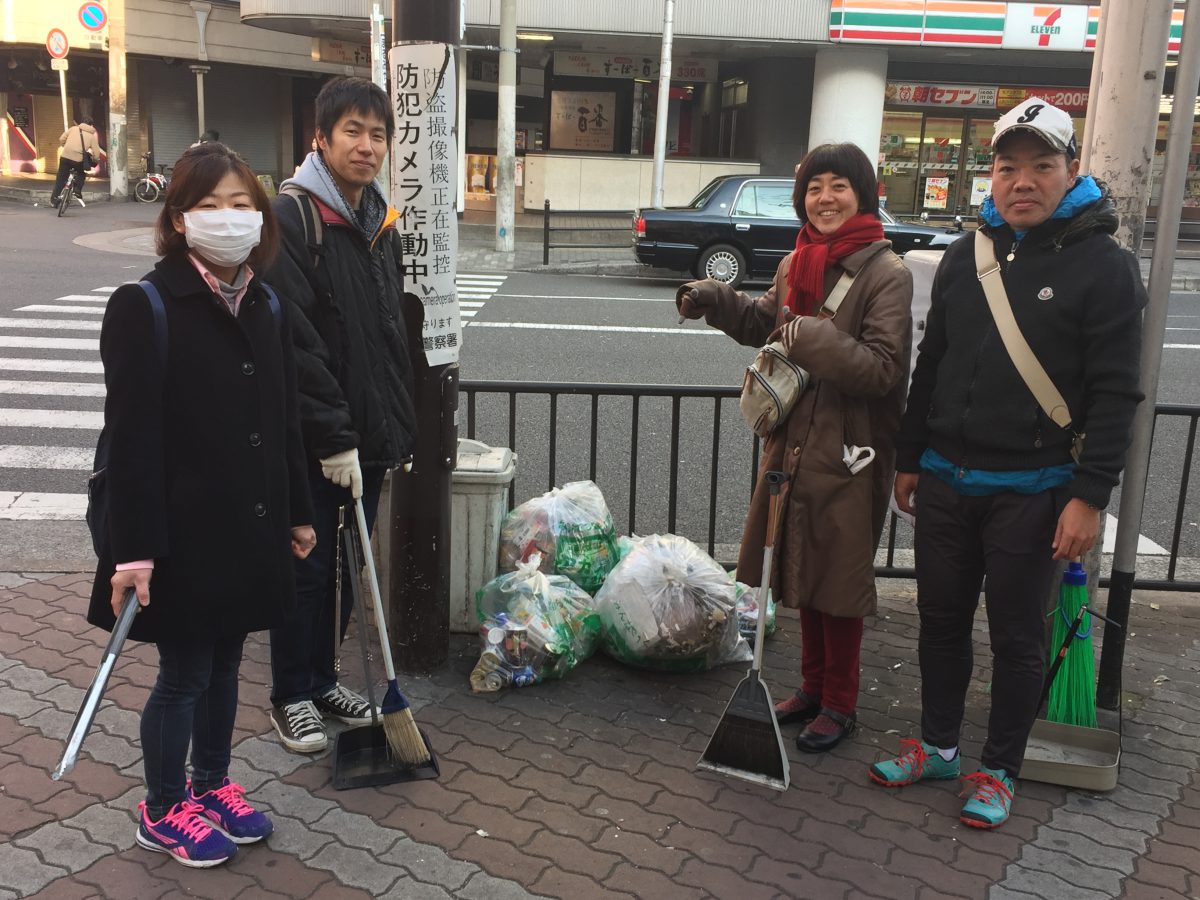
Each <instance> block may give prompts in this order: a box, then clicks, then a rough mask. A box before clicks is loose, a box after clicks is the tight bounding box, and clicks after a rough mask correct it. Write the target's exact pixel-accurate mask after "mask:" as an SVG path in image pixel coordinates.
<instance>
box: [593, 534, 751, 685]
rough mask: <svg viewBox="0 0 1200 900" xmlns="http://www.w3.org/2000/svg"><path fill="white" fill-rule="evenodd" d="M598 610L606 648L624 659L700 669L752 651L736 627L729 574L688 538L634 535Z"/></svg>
mask: <svg viewBox="0 0 1200 900" xmlns="http://www.w3.org/2000/svg"><path fill="white" fill-rule="evenodd" d="M596 609H597V612H599V614H600V621H601V622H602V623H603V625H604V637H603V647H604V650H605V652H606V653H608V654H609V655H610V656H612V657H614V658H616V659H618V660H620V661H621V662H624V663H628V664H630V665H634V666H642V667H645V668H651V669H658V670H662V671H670V672H699V671H703V670H705V669H710V668H712V667H714V666H720V665H724V664H725V663H731V662H747V661H749V660H750V658H751V656H752V654H751V652H750V645H749V644H748V643H747V642H746V640H745V638H743V637H742V636H741V635H740V634H739V633H738V624H737V603H736V599H735V596H734V583H733V580H732V579H731V578H730V577H729V575H728V573H727V572H726V571H725V570H724V569H722V568H721V567H720V566H719V565H717V564H716V562H714V561H713V559H712V557H710V556H709V555H708V554H707V553H705V552H704V551H702V550H701V549H700V548H699V547H697V546H696V545H695V544H693V543H692V542H691V541H689V540H688V539H687V538H683V537H679V536H677V535H673V534H663V535H658V534H653V535H649V536H648V537H644V538H639V539H636V540H635V541H634V542H633V546H632V547H631V548H630V550H629V552H628V553H627V554H626V556H625V557H624V558H623V559H622V560H621V562H620V563H618V564H617V567H616V568H615V569H613V571H612V572H611V573H610V574H609V576H608V579H607V580H606V581H605V582H604V587H603V588H601V589H600V593H599V594H597V595H596Z"/></svg>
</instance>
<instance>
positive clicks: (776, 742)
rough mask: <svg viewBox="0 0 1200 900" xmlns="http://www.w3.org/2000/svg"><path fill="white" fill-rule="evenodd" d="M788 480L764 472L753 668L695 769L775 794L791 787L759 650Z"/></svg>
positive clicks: (761, 654) (762, 642) (739, 685)
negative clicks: (782, 498)
mask: <svg viewBox="0 0 1200 900" xmlns="http://www.w3.org/2000/svg"><path fill="white" fill-rule="evenodd" d="M786 478H787V476H786V475H784V474H783V473H782V472H767V473H766V475H765V476H764V480H765V481H766V483H767V489H768V490H769V491H770V503H769V505H768V507H767V535H766V540H765V541H764V546H763V570H762V581H761V582H760V585H761V587H760V588H759V593H760V599H762V602H761V603H760V604H759V607H758V608H759V614H758V622H757V624H756V626H755V636H754V662H753V663H751V666H750V672H749V674H747V675H746V677H745V678H743V679H742V681H741V682H740V683H739V684H738V686H737V688H736V689H735V690H734V692H733V698H732V699H731V700H730V701H729V705H728V706H726V707H725V713H724V714H723V715H722V716H721V721H720V722H718V723H717V729H716V731H714V732H713V736H712V738H711V739H710V740H709V742H708V747H707V748H705V750H704V754H703V755H702V756H701V757H700V761H699V762H698V763H697V764H696V765H697V766H698V767H699V768H701V769H708V770H709V771H710V772H719V773H720V774H722V775H731V776H733V777H734V778H741V779H743V780H745V781H750V782H753V783H754V784H761V785H765V786H766V787H769V788H774V789H775V790H777V791H786V790H787V789H788V785H789V784H791V769H790V767H789V763H788V757H787V751H785V750H784V747H783V736H782V735H781V734H780V733H779V722H778V720H777V719H776V718H775V704H773V703H772V702H771V693H770V691H769V690H768V689H767V685H766V683H765V682H764V681H763V680H762V679H761V677H760V674H761V672H762V656H763V644H764V643H766V630H767V629H766V627H767V615H766V611H767V609H769V608H770V602H771V557H772V553H773V550H774V545H775V531H776V529H777V528H778V523H779V491H780V488H781V486H782V485H783V483H784V481H785V479H786Z"/></svg>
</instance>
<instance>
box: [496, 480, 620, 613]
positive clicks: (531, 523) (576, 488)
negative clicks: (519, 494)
mask: <svg viewBox="0 0 1200 900" xmlns="http://www.w3.org/2000/svg"><path fill="white" fill-rule="evenodd" d="M535 553H536V554H539V556H540V558H541V568H542V571H543V572H546V573H547V574H550V573H556V574H559V575H565V576H567V577H568V578H570V579H571V580H572V581H573V582H575V583H576V584H577V585H579V586H580V587H581V588H583V589H584V590H585V591H587V592H588V593H589V594H595V593H596V591H598V590H600V585H602V584H603V583H604V579H605V577H606V576H607V575H608V573H609V572H611V571H612V568H613V566H615V565H616V564H617V556H618V554H617V533H616V529H615V528H614V527H613V520H612V515H611V514H610V513H609V511H608V504H607V503H605V502H604V495H603V494H602V493H601V492H600V488H599V487H597V486H596V484H595V483H594V482H591V481H572V482H569V483H568V484H565V485H563V486H562V487H561V488H554V490H552V491H549V492H547V493H545V494H543V495H542V496H540V497H534V498H533V499H532V500H527V501H526V502H524V503H522V504H521V505H520V506H518V507H517V508H516V509H514V510H513V511H512V512H510V513H509V514H508V515H507V516H505V517H504V522H503V524H502V525H501V526H500V560H499V568H500V571H501V572H511V571H513V570H514V569H516V568H517V565H518V564H519V563H522V562H524V561H526V560H528V559H530V558H532V556H533V555H534V554H535Z"/></svg>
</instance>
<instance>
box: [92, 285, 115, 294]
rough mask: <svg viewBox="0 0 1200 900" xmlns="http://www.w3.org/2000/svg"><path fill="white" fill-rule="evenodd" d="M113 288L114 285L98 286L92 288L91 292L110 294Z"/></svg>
mask: <svg viewBox="0 0 1200 900" xmlns="http://www.w3.org/2000/svg"><path fill="white" fill-rule="evenodd" d="M115 290H116V288H115V287H98V288H92V293H93V294H111V293H112V292H113V291H115Z"/></svg>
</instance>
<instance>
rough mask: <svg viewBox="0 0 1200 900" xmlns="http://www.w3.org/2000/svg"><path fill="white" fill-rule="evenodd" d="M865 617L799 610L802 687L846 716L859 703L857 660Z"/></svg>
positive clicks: (827, 706)
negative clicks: (858, 617)
mask: <svg viewBox="0 0 1200 900" xmlns="http://www.w3.org/2000/svg"><path fill="white" fill-rule="evenodd" d="M862 634H863V620H862V619H855V618H842V617H841V616H831V615H829V614H827V613H822V612H817V611H816V610H812V609H801V610H800V651H801V653H800V674H801V675H802V676H803V679H804V680H803V684H802V686H801V690H802V691H804V693H806V694H808V696H810V697H819V698H820V700H821V705H822V706H823V707H825V708H827V709H831V710H833V711H834V712H837V713H841V714H842V715H844V716H848V715H850V713H852V712H854V707H855V706H856V705H857V702H858V681H859V673H858V660H859V652H860V650H861V649H862Z"/></svg>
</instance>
